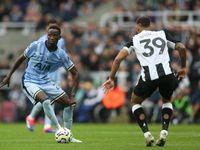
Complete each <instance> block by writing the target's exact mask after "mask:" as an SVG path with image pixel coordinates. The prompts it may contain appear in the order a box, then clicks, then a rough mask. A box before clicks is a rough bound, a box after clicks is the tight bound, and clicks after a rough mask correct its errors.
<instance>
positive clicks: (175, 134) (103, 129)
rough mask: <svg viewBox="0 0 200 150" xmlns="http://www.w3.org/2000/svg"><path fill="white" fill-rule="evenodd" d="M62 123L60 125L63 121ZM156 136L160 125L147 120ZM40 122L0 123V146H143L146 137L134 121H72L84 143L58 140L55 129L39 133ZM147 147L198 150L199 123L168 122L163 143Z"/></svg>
mask: <svg viewBox="0 0 200 150" xmlns="http://www.w3.org/2000/svg"><path fill="white" fill-rule="evenodd" d="M62 126H63V125H62ZM149 129H150V131H151V133H152V135H153V136H154V138H155V139H157V138H158V137H159V134H160V130H161V125H160V124H150V125H149ZM42 130H43V124H35V130H34V132H30V131H29V130H28V129H27V128H26V124H25V123H14V124H12V123H9V124H4V123H0V150H27V149H28V150H55V149H70V150H143V149H145V150H146V149H149V148H147V147H145V139H144V136H143V134H142V131H141V129H140V128H139V127H138V125H137V124H74V125H73V128H72V133H73V136H74V137H75V138H76V139H79V140H82V141H83V143H69V144H60V143H57V142H56V141H55V139H54V133H49V134H47V133H46V134H44V133H42ZM155 145H156V144H155V142H154V146H153V147H151V148H150V149H162V150H164V149H165V150H199V149H200V125H199V124H193V125H176V126H174V125H171V126H170V127H169V134H168V136H167V141H166V143H165V146H164V147H158V146H155Z"/></svg>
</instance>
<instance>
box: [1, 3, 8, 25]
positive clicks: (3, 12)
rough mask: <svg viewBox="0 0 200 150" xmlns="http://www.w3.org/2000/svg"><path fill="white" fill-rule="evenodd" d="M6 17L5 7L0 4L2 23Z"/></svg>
mask: <svg viewBox="0 0 200 150" xmlns="http://www.w3.org/2000/svg"><path fill="white" fill-rule="evenodd" d="M5 15H7V13H6V10H5V7H4V5H3V4H0V22H1V21H2V20H3V17H4V16H5Z"/></svg>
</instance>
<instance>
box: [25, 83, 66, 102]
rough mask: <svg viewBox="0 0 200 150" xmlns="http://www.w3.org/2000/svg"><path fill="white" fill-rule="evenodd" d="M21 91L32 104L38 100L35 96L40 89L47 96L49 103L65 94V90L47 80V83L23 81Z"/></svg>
mask: <svg viewBox="0 0 200 150" xmlns="http://www.w3.org/2000/svg"><path fill="white" fill-rule="evenodd" d="M22 91H23V92H24V93H25V94H26V96H27V97H28V98H29V100H30V101H31V102H32V103H33V104H34V105H35V104H36V103H37V102H38V101H37V100H36V99H35V98H36V95H37V94H38V93H39V92H40V91H43V92H44V93H45V94H46V95H47V96H48V97H49V99H50V100H51V104H53V103H54V102H55V101H56V100H57V99H59V98H60V97H62V96H63V95H64V94H65V92H64V91H63V90H62V89H61V88H60V87H59V86H58V85H57V84H56V83H54V82H49V83H47V84H41V85H39V84H35V83H30V82H24V84H23V86H22Z"/></svg>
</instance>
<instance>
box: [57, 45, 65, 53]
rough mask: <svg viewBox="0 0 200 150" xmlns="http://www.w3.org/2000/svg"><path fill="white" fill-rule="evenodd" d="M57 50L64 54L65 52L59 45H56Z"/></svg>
mask: <svg viewBox="0 0 200 150" xmlns="http://www.w3.org/2000/svg"><path fill="white" fill-rule="evenodd" d="M57 51H58V53H59V54H61V55H65V54H66V53H65V51H64V50H63V49H62V48H61V47H60V46H57Z"/></svg>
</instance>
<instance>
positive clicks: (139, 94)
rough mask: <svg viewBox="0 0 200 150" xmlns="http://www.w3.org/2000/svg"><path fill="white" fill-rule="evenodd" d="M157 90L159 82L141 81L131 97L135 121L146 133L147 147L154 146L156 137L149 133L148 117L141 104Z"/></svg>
mask: <svg viewBox="0 0 200 150" xmlns="http://www.w3.org/2000/svg"><path fill="white" fill-rule="evenodd" d="M156 88H157V81H153V82H152V81H143V80H142V78H140V79H139V82H138V84H137V85H136V86H135V89H134V92H133V94H132V97H131V104H132V113H133V114H134V116H135V119H136V121H137V123H138V125H139V126H140V128H141V129H142V131H143V133H144V138H145V140H146V146H147V147H150V146H152V145H153V142H154V137H153V136H152V134H151V133H150V131H149V128H148V124H147V121H146V115H145V112H144V110H143V108H142V105H141V103H142V102H143V101H144V100H145V99H146V98H147V97H149V96H150V95H151V94H152V93H153V92H154V91H155V90H156Z"/></svg>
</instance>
